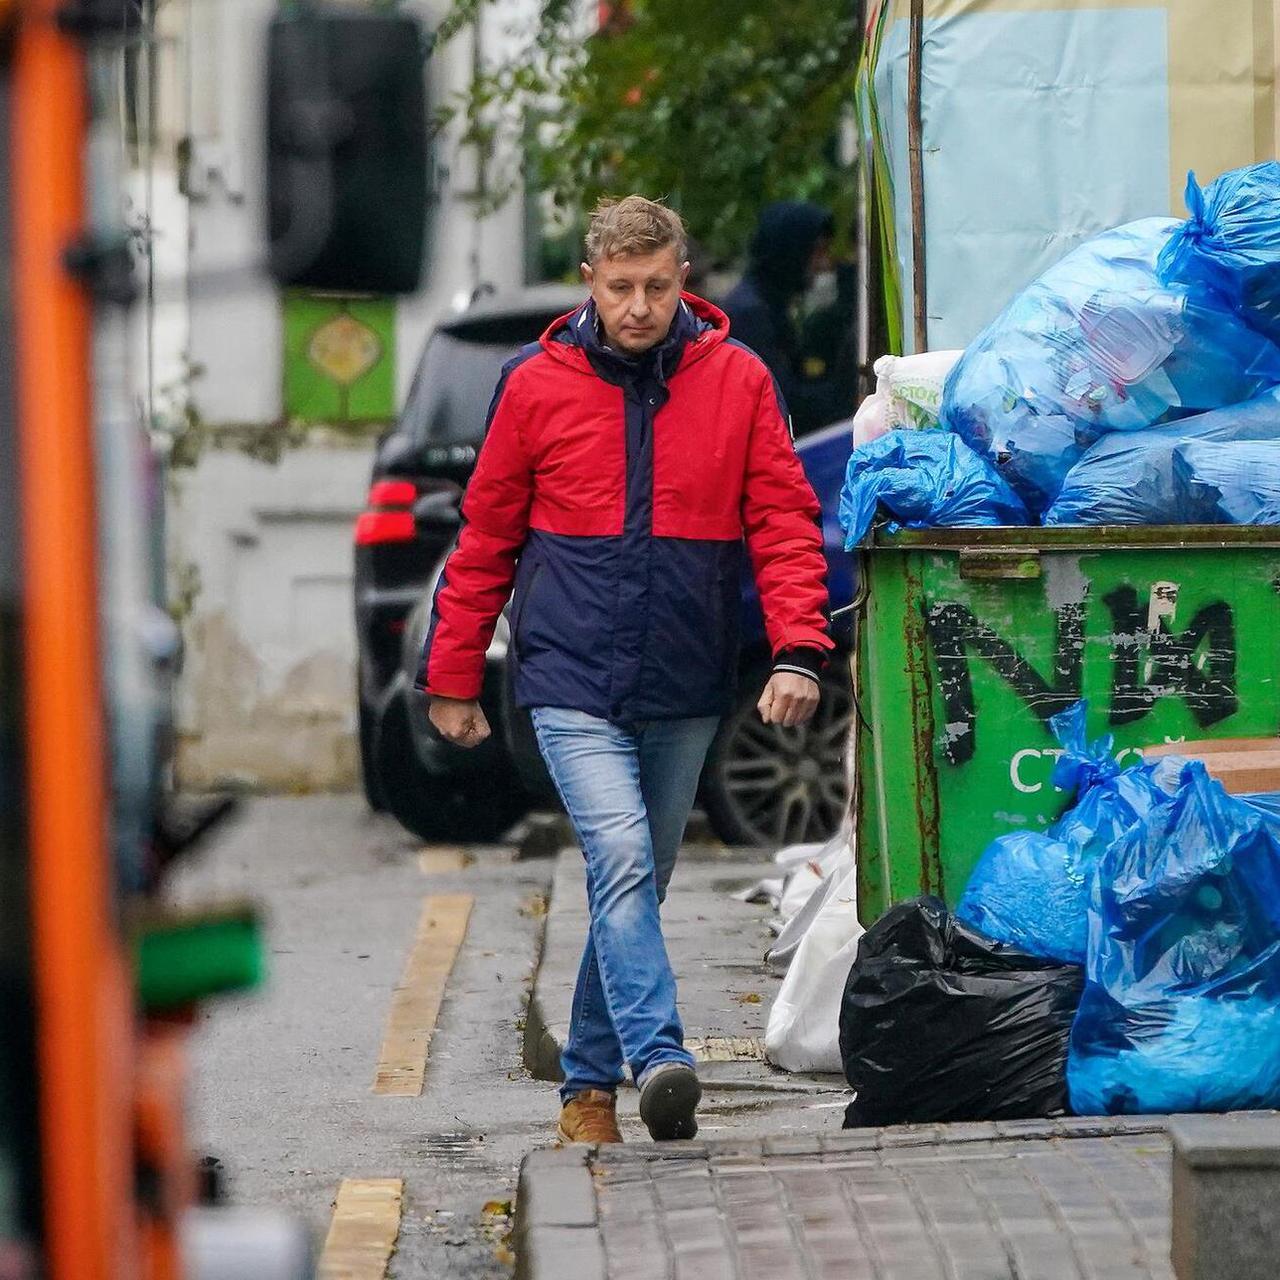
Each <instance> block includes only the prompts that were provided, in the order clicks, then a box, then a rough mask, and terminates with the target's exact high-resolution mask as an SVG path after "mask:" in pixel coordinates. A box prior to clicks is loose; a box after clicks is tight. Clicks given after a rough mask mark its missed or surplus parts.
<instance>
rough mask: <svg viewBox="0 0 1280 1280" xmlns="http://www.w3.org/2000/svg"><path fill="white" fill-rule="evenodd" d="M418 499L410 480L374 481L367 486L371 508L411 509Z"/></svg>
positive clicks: (416, 491)
mask: <svg viewBox="0 0 1280 1280" xmlns="http://www.w3.org/2000/svg"><path fill="white" fill-rule="evenodd" d="M417 497H418V486H417V485H416V484H414V483H413V481H412V480H375V481H374V483H373V484H371V485H370V486H369V505H370V506H371V507H411V506H413V504H414V502H415V501H416V500H417Z"/></svg>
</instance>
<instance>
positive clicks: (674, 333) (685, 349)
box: [541, 293, 729, 381]
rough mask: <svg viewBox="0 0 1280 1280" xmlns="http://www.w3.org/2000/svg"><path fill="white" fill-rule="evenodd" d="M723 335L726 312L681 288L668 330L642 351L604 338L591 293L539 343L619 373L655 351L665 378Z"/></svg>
mask: <svg viewBox="0 0 1280 1280" xmlns="http://www.w3.org/2000/svg"><path fill="white" fill-rule="evenodd" d="M728 336H729V317H728V316H726V315H725V313H724V312H723V311H721V310H720V308H719V307H717V306H715V305H714V304H713V303H710V302H708V301H707V300H706V299H705V298H699V297H698V296H697V295H696V294H692V293H682V294H681V295H680V305H679V306H678V307H677V308H676V314H675V319H674V320H672V322H671V328H670V330H669V331H668V333H667V336H666V337H665V338H663V339H662V341H661V342H659V343H658V344H657V346H655V347H653V348H651V350H650V351H647V352H645V353H644V355H642V356H627V355H625V354H623V353H621V352H617V351H614V350H613V349H612V348H610V347H607V346H606V345H605V344H604V341H603V339H602V338H601V336H600V333H599V326H598V324H597V323H596V306H595V303H594V302H593V301H592V300H591V299H590V298H588V299H587V300H586V302H584V303H583V304H582V306H580V307H579V308H578V309H577V310H576V311H570V312H569V314H568V315H563V316H561V317H560V318H559V319H558V320H553V321H552V322H551V324H550V325H548V326H547V330H546V332H545V333H544V334H543V335H542V338H541V343H542V349H543V350H544V351H546V352H547V353H548V355H551V356H553V357H554V358H555V359H557V360H559V361H560V362H561V363H562V364H567V365H569V366H570V367H571V368H574V369H578V370H579V371H580V372H582V373H595V372H597V371H601V372H606V373H608V372H616V373H617V374H619V375H624V374H625V373H626V372H628V371H630V370H634V369H635V368H636V367H637V365H638V364H639V363H640V362H642V361H643V360H645V358H646V357H650V356H652V355H656V356H657V358H658V359H659V361H660V364H659V374H660V376H661V377H662V379H663V380H664V381H665V380H666V379H667V378H669V377H670V376H671V375H672V374H673V373H675V372H676V371H677V370H678V369H681V368H684V367H685V366H686V365H689V364H692V363H693V362H694V361H695V360H701V359H702V357H703V356H705V355H706V354H707V353H708V352H709V351H712V350H714V349H715V348H716V347H718V346H719V345H720V344H721V343H722V342H723V341H724V340H725V338H727V337H728ZM611 380H612V379H611Z"/></svg>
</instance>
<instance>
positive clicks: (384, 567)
mask: <svg viewBox="0 0 1280 1280" xmlns="http://www.w3.org/2000/svg"><path fill="white" fill-rule="evenodd" d="M583 296H584V293H583V290H582V289H581V288H576V289H575V288H570V287H567V286H561V285H540V286H536V287H533V288H529V289H524V290H519V291H515V292H512V293H508V294H493V295H491V296H488V297H484V298H481V299H480V300H479V301H477V302H475V303H474V304H473V305H472V306H471V307H469V308H468V309H467V310H466V311H464V312H461V313H460V314H458V315H456V316H452V317H450V318H448V319H447V320H444V321H442V322H441V323H440V324H439V325H438V326H437V327H436V329H435V331H434V332H433V333H432V335H431V337H430V338H429V339H428V341H427V344H426V346H425V348H424V349H423V352H422V357H421V359H420V360H419V361H418V368H417V370H416V372H415V373H414V377H413V382H412V384H411V386H410V388H409V395H408V398H407V399H406V402H405V407H404V410H403V412H402V413H401V415H400V418H399V421H398V422H397V423H396V425H395V427H394V429H392V430H391V431H389V432H388V433H387V434H386V435H384V436H383V437H382V438H381V439H380V440H379V441H378V447H377V451H376V452H375V454H374V461H373V475H372V478H371V482H370V486H369V498H368V506H367V509H366V510H365V511H364V512H363V513H362V514H361V515H360V517H359V518H358V519H357V521H356V527H355V613H356V639H357V644H358V647H359V655H360V656H359V726H360V763H361V776H362V780H363V783H364V790H365V795H366V797H367V798H368V801H369V803H370V805H371V806H372V807H373V808H375V809H386V810H388V811H389V812H390V813H391V814H392V815H393V816H395V817H396V818H397V819H399V820H400V821H401V822H402V823H403V824H404V825H405V826H407V827H408V828H409V829H410V830H412V831H414V832H415V833H416V834H419V835H421V836H423V837H424V838H449V837H450V836H451V835H453V834H466V835H469V836H470V837H471V838H472V839H480V838H484V830H483V829H484V828H486V827H488V828H490V829H492V830H493V834H495V835H496V834H498V833H499V830H500V828H501V826H502V825H503V824H504V823H505V822H506V821H509V818H513V817H515V816H517V815H518V813H519V810H520V809H521V808H523V807H524V803H525V802H527V800H526V798H523V797H520V796H517V795H515V794H510V795H508V794H507V793H506V790H505V789H504V792H503V795H502V796H500V797H497V800H498V801H499V802H498V803H494V804H492V805H489V804H487V805H485V806H483V810H484V811H485V812H478V809H480V808H481V807H480V806H476V805H475V804H474V803H473V802H474V799H475V797H474V796H469V795H465V794H463V793H464V792H465V790H466V789H465V788H460V787H459V785H458V781H457V779H450V780H448V781H447V784H446V782H445V781H444V780H441V779H438V778H437V777H436V776H435V775H432V774H430V773H428V772H427V771H426V770H425V768H424V767H423V766H422V765H421V762H420V761H419V760H418V759H417V756H416V755H415V752H414V748H413V744H412V741H411V738H410V735H409V726H408V723H407V715H408V703H409V701H411V700H410V699H408V698H407V697H406V696H405V690H404V689H403V687H402V685H403V680H402V678H401V677H400V667H401V649H402V646H403V644H404V639H405V636H404V632H405V621H406V618H407V617H408V615H409V613H410V611H411V610H412V609H413V607H414V606H415V605H417V604H418V603H419V602H420V601H421V600H422V599H423V597H424V594H425V593H426V591H427V589H428V586H429V585H430V584H431V583H432V582H433V580H434V575H435V572H436V570H437V568H438V565H439V563H440V561H441V559H442V558H443V556H444V554H445V553H446V552H447V551H448V550H449V548H450V546H451V545H452V543H453V540H454V538H455V537H456V536H457V532H458V523H459V519H460V516H459V511H458V505H459V502H460V501H461V498H462V491H463V488H464V487H465V485H466V483H467V480H468V479H469V478H470V476H471V471H472V468H473V467H474V466H475V460H476V454H477V453H478V451H479V449H480V444H481V441H482V440H483V438H484V426H485V415H486V411H487V409H488V406H489V401H490V400H491V399H492V397H493V390H494V387H495V386H496V385H497V382H498V373H499V371H500V370H501V368H502V365H503V364H504V363H505V361H506V360H507V359H508V358H509V357H510V356H512V355H514V354H515V352H516V351H518V350H519V349H520V348H521V347H522V346H524V345H525V344H526V343H528V342H534V341H536V340H537V338H538V337H539V336H540V335H541V334H542V332H543V330H544V329H546V327H547V326H548V325H549V324H550V323H551V322H552V321H553V320H554V319H556V317H557V316H561V315H564V314H565V313H566V312H569V311H572V310H573V309H574V307H576V306H578V305H579V303H580V302H581V301H582V299H583ZM494 751H495V752H496V744H495V747H494ZM491 754H492V753H491V751H490V750H487V749H485V748H482V749H481V750H480V751H478V752H477V753H476V759H475V760H474V761H473V762H472V768H469V769H468V770H467V773H468V774H470V773H472V772H473V770H474V771H475V774H476V776H477V777H479V776H481V775H482V772H483V770H484V769H485V767H486V765H488V766H489V767H492V766H493V765H495V764H496V761H493V760H491V759H489V758H488V757H489V756H490V755H491ZM486 812H487V817H488V818H489V819H491V820H486ZM463 823H465V825H464V826H460V824H463Z"/></svg>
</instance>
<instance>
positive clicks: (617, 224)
mask: <svg viewBox="0 0 1280 1280" xmlns="http://www.w3.org/2000/svg"><path fill="white" fill-rule="evenodd" d="M668 245H669V246H671V247H672V248H673V249H675V251H676V261H677V262H683V261H684V259H685V254H686V253H688V251H689V239H688V235H687V234H686V232H685V229H684V221H683V219H682V218H681V217H680V215H679V214H678V213H677V212H676V211H675V210H674V209H668V208H667V206H666V205H665V204H662V203H660V202H659V201H657V200H646V199H645V197H644V196H624V197H623V198H622V199H621V200H616V199H612V198H608V197H606V198H605V199H603V200H601V201H600V203H599V204H597V205H596V207H595V209H594V211H593V212H592V214H591V222H590V224H589V226H588V227H587V236H586V249H587V261H588V262H589V263H595V262H599V261H600V259H601V258H625V257H629V256H631V255H632V254H644V253H657V251H658V250H659V249H665V248H667V247H668Z"/></svg>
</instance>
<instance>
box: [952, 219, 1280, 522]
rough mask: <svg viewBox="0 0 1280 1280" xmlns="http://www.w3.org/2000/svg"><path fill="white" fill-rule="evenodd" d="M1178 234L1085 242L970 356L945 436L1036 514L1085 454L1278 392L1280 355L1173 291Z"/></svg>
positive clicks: (1167, 223) (1164, 224)
mask: <svg viewBox="0 0 1280 1280" xmlns="http://www.w3.org/2000/svg"><path fill="white" fill-rule="evenodd" d="M1179 225H1180V224H1179V223H1177V222H1174V221H1172V220H1171V219H1168V218H1147V219H1144V220H1142V221H1140V222H1132V223H1129V224H1127V225H1126V226H1123V227H1118V228H1116V229H1115V230H1113V231H1108V232H1106V233H1104V234H1103V235H1100V236H1098V237H1096V238H1095V239H1093V240H1090V241H1087V242H1086V243H1085V244H1082V245H1081V246H1080V247H1079V248H1077V249H1075V250H1074V251H1073V252H1072V253H1069V254H1068V255H1067V256H1066V257H1065V258H1063V260H1062V261H1061V262H1059V263H1058V264H1057V265H1056V266H1054V267H1051V268H1050V269H1049V270H1048V271H1046V272H1045V273H1044V275H1042V276H1041V277H1040V278H1039V279H1038V280H1036V281H1034V282H1033V283H1032V284H1031V285H1030V286H1028V287H1027V288H1026V289H1025V290H1023V292H1022V293H1021V294H1019V295H1018V297H1017V298H1015V299H1014V300H1013V302H1012V303H1010V305H1009V306H1008V307H1007V308H1006V309H1005V310H1004V312H1003V313H1002V314H1001V315H1000V316H998V317H997V318H996V319H995V320H994V321H993V322H992V323H991V324H990V325H989V326H988V327H987V328H986V329H985V330H984V331H983V332H982V333H981V334H980V335H979V336H978V338H977V339H976V340H975V341H974V342H973V344H972V345H971V346H970V347H969V348H968V350H966V352H965V354H964V356H963V357H962V358H961V360H960V361H959V363H958V364H957V365H956V366H955V368H954V369H953V370H952V371H951V375H950V377H949V378H948V379H947V384H946V387H945V389H944V392H943V400H942V423H943V425H944V426H947V427H950V428H951V429H952V430H953V431H956V432H958V433H959V434H960V436H961V437H962V438H963V439H964V440H965V441H966V442H967V443H968V444H970V445H971V446H972V447H973V448H974V449H976V450H977V451H978V452H979V453H981V454H983V455H985V456H986V457H988V458H989V459H990V460H991V461H992V462H994V463H995V464H996V465H997V467H998V468H999V470H1000V474H1001V475H1002V476H1004V478H1005V479H1006V480H1007V481H1008V482H1009V483H1010V484H1011V485H1012V486H1013V488H1014V489H1015V490H1016V491H1017V492H1018V495H1019V496H1020V497H1021V498H1022V499H1023V501H1024V502H1025V503H1026V504H1027V507H1028V508H1029V509H1030V510H1031V511H1032V512H1034V513H1036V514H1039V513H1041V512H1043V511H1044V510H1045V509H1046V508H1047V507H1049V506H1050V505H1051V504H1052V502H1053V500H1054V499H1055V498H1056V497H1057V495H1058V491H1059V489H1060V488H1061V486H1062V482H1063V478H1064V477H1065V476H1066V474H1067V472H1068V471H1069V470H1070V469H1071V467H1072V466H1074V465H1075V463H1076V462H1077V461H1078V460H1079V459H1080V457H1081V455H1082V454H1083V453H1084V451H1085V450H1086V449H1087V448H1088V447H1089V446H1090V445H1091V444H1093V443H1094V441H1096V440H1097V439H1098V438H1099V437H1101V436H1102V435H1105V434H1106V433H1107V432H1110V431H1132V430H1139V429H1142V428H1146V427H1150V426H1152V425H1154V424H1156V423H1159V422H1165V421H1169V420H1172V419H1175V418H1183V417H1188V416H1190V415H1191V414H1195V413H1202V412H1207V411H1208V410H1211V409H1219V408H1222V407H1223V406H1225V405H1232V404H1239V403H1240V402H1241V401H1244V400H1249V399H1252V398H1253V397H1254V396H1256V395H1257V394H1259V393H1260V392H1262V391H1264V390H1266V389H1267V388H1269V387H1273V386H1276V385H1277V384H1280V347H1278V346H1277V345H1276V344H1275V343H1273V342H1272V341H1271V340H1270V339H1268V338H1267V337H1265V336H1264V335H1263V334H1261V333H1259V332H1258V331H1257V330H1255V329H1252V328H1250V326H1249V325H1248V324H1247V323H1246V322H1245V321H1244V319H1243V318H1242V317H1241V316H1240V315H1239V314H1238V313H1237V312H1236V311H1235V310H1234V309H1233V308H1232V307H1231V305H1230V304H1229V303H1228V302H1227V301H1226V300H1225V299H1224V298H1222V297H1221V295H1219V294H1217V293H1213V292H1209V291H1206V290H1203V289H1199V288H1191V287H1189V286H1186V285H1183V284H1178V283H1174V284H1170V285H1165V284H1163V283H1161V281H1160V280H1159V278H1158V277H1157V275H1156V258H1157V257H1158V255H1159V253H1160V251H1161V250H1162V249H1163V248H1164V246H1165V244H1166V243H1167V242H1168V240H1169V237H1170V235H1171V234H1172V233H1173V232H1174V230H1175V229H1176V228H1177V227H1178V226H1179Z"/></svg>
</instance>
